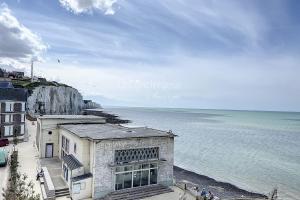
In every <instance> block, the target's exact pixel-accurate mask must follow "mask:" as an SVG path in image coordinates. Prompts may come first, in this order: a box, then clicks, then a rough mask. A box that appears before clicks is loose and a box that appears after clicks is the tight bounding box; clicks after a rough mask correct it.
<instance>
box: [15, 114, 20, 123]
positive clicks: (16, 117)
mask: <svg viewBox="0 0 300 200" xmlns="http://www.w3.org/2000/svg"><path fill="white" fill-rule="evenodd" d="M13 119H14V122H21V115H20V114H15V115H13Z"/></svg>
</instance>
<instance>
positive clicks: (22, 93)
mask: <svg viewBox="0 0 300 200" xmlns="http://www.w3.org/2000/svg"><path fill="white" fill-rule="evenodd" d="M26 100H27V90H25V89H21V88H14V87H13V86H12V84H11V82H10V81H8V80H5V81H3V80H2V81H1V80H0V138H8V139H9V140H12V138H13V137H14V136H16V137H17V138H19V139H23V138H24V134H25V131H26V127H25V115H26Z"/></svg>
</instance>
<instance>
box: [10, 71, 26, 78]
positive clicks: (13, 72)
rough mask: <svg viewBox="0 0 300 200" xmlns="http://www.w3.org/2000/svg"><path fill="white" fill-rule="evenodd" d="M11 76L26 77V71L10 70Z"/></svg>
mask: <svg viewBox="0 0 300 200" xmlns="http://www.w3.org/2000/svg"><path fill="white" fill-rule="evenodd" d="M9 77H11V78H24V72H20V71H12V72H9Z"/></svg>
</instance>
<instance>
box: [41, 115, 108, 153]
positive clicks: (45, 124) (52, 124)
mask: <svg viewBox="0 0 300 200" xmlns="http://www.w3.org/2000/svg"><path fill="white" fill-rule="evenodd" d="M104 121H105V119H101V118H94V119H90V118H87V119H84V118H82V119H78V118H77V119H76V118H75V119H72V118H71V119H70V118H69V119H52V118H38V119H37V123H38V125H37V127H40V128H39V129H38V130H37V135H36V140H38V141H37V142H36V144H37V145H38V149H39V156H40V158H44V157H45V151H46V143H53V156H59V157H60V143H59V128H58V126H57V124H61V123H84V122H104ZM49 131H52V134H51V135H49ZM78 147H79V145H77V148H78ZM72 148H73V146H71V145H70V149H71V150H72ZM74 156H75V155H74Z"/></svg>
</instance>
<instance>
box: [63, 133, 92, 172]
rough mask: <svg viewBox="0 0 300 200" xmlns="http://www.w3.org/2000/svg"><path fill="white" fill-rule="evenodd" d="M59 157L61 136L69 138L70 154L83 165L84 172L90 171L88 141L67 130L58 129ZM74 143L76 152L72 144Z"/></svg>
mask: <svg viewBox="0 0 300 200" xmlns="http://www.w3.org/2000/svg"><path fill="white" fill-rule="evenodd" d="M59 135H60V136H59V152H58V153H59V157H60V159H61V141H62V136H64V137H65V138H67V139H68V140H69V154H72V155H73V156H74V157H75V158H76V159H77V160H79V162H81V163H82V164H83V166H84V171H85V173H87V172H90V141H88V140H86V139H81V138H80V137H78V136H76V135H74V134H72V133H70V132H69V131H67V130H63V129H59ZM75 143H76V149H77V150H76V153H75V152H74V144H75Z"/></svg>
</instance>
